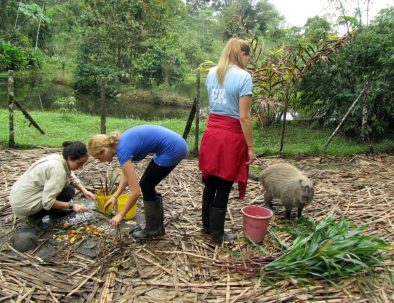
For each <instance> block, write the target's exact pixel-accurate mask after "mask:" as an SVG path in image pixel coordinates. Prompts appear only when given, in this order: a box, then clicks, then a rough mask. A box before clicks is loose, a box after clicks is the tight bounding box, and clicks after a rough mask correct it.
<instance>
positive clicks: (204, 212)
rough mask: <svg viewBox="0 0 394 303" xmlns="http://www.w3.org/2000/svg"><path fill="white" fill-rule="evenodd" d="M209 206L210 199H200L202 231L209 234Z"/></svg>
mask: <svg viewBox="0 0 394 303" xmlns="http://www.w3.org/2000/svg"><path fill="white" fill-rule="evenodd" d="M210 207H211V201H206V200H202V208H201V216H202V232H203V233H204V234H210V233H211V229H210V227H209V209H210Z"/></svg>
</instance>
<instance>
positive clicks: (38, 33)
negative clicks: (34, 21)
mask: <svg viewBox="0 0 394 303" xmlns="http://www.w3.org/2000/svg"><path fill="white" fill-rule="evenodd" d="M40 27H41V18H40V21H39V22H38V27H37V34H36V46H35V48H36V49H37V45H38V36H39V35H40Z"/></svg>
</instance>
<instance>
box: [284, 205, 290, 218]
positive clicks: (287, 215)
mask: <svg viewBox="0 0 394 303" xmlns="http://www.w3.org/2000/svg"><path fill="white" fill-rule="evenodd" d="M286 205H288V204H286ZM285 209H286V211H285V217H286V219H287V220H290V217H291V206H285Z"/></svg>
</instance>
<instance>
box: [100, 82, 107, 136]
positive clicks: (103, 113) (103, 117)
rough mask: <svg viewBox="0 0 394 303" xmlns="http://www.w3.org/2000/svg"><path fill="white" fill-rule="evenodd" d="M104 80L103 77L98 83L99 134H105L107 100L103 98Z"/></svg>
mask: <svg viewBox="0 0 394 303" xmlns="http://www.w3.org/2000/svg"><path fill="white" fill-rule="evenodd" d="M105 88H106V80H105V78H104V77H102V78H101V81H100V106H101V133H102V134H105V133H106V132H107V125H106V120H107V98H106V96H105Z"/></svg>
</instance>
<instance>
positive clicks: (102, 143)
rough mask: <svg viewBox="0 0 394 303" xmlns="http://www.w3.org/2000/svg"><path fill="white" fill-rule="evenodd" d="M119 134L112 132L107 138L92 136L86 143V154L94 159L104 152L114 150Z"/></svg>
mask: <svg viewBox="0 0 394 303" xmlns="http://www.w3.org/2000/svg"><path fill="white" fill-rule="evenodd" d="M119 138H120V133H118V132H112V133H111V134H110V135H109V136H108V135H104V134H100V135H94V136H93V137H92V138H91V139H90V140H89V142H88V153H89V155H91V156H93V157H95V156H97V155H99V154H101V153H102V152H103V151H105V150H109V149H115V148H116V145H117V144H118V142H119Z"/></svg>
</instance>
